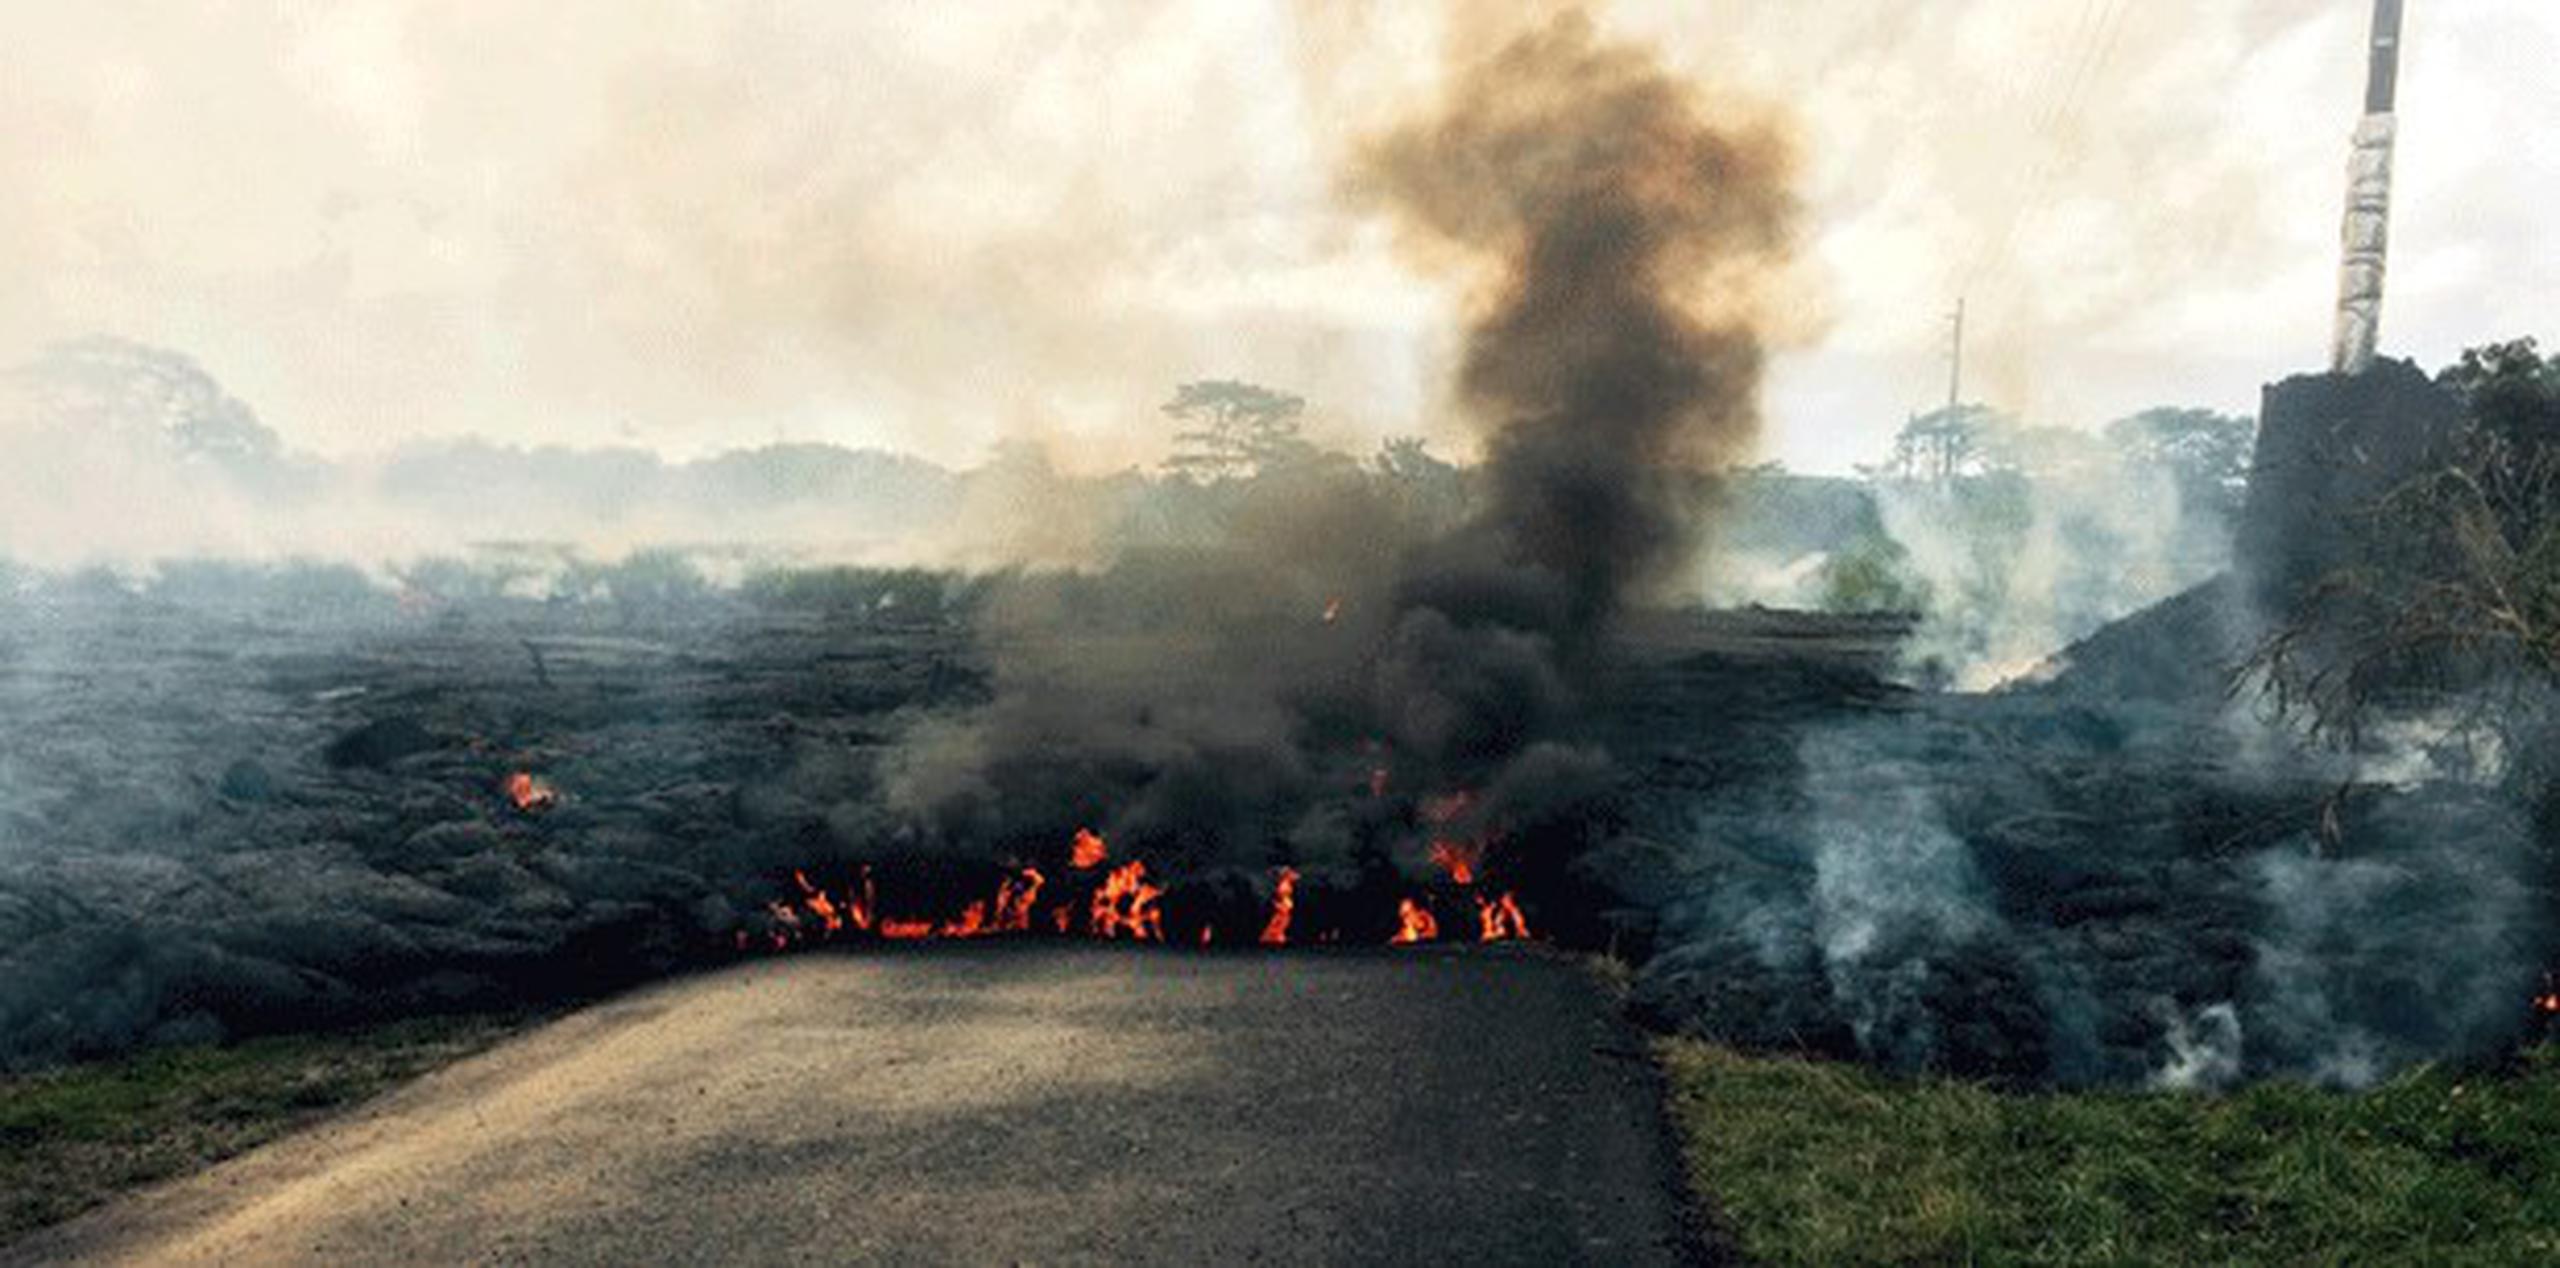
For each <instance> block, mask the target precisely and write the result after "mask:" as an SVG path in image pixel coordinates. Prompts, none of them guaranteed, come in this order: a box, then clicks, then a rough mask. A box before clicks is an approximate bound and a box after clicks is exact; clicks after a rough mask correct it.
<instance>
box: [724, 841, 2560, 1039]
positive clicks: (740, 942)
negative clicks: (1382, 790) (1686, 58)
mask: <svg viewBox="0 0 2560 1268" xmlns="http://www.w3.org/2000/svg"><path fill="white" fill-rule="evenodd" d="M1071 853H1072V856H1073V857H1074V858H1075V859H1077V860H1079V866H1082V862H1081V861H1083V860H1091V862H1092V865H1093V866H1095V867H1100V866H1101V865H1102V862H1103V860H1104V859H1105V858H1107V857H1108V850H1107V848H1106V847H1105V845H1104V843H1103V839H1102V837H1101V836H1100V835H1099V834H1097V833H1094V832H1092V831H1091V830H1084V831H1079V832H1078V833H1077V834H1076V837H1075V840H1074V843H1073V848H1072V851H1071ZM1484 853H1485V849H1484V847H1483V846H1481V845H1478V844H1474V843H1471V842H1466V841H1454V840H1443V841H1435V842H1433V843H1432V844H1431V858H1432V861H1433V862H1434V863H1436V864H1437V865H1438V866H1439V867H1440V869H1441V870H1442V871H1443V872H1444V873H1445V874H1446V875H1447V877H1448V880H1449V882H1450V883H1452V884H1454V885H1455V886H1457V887H1458V888H1459V890H1460V891H1461V892H1463V893H1465V894H1466V895H1467V896H1468V897H1470V898H1473V899H1474V900H1475V906H1476V923H1475V927H1474V929H1473V930H1472V931H1471V932H1472V935H1473V937H1474V938H1475V939H1477V940H1479V941H1484V942H1508V941H1514V940H1518V939H1525V938H1529V937H1531V936H1532V935H1531V933H1530V931H1529V922H1528V919H1527V917H1526V916H1525V915H1524V914H1523V913H1522V911H1521V908H1520V902H1519V899H1518V897H1517V896H1516V895H1515V894H1512V893H1509V892H1505V893H1503V894H1501V895H1500V896H1499V897H1492V896H1488V894H1487V893H1486V892H1484V891H1482V890H1480V889H1479V888H1478V884H1479V882H1480V881H1482V879H1483V877H1484ZM790 875H791V887H792V889H793V890H794V891H796V892H793V893H792V894H790V895H789V897H788V898H786V899H783V900H779V901H775V902H771V903H768V904H766V911H767V913H768V914H769V915H770V916H771V918H772V919H771V923H770V924H769V925H767V926H766V927H765V928H763V929H761V930H740V931H737V932H736V933H735V934H734V935H733V939H732V940H733V941H734V942H735V943H736V945H737V948H738V949H739V950H741V951H745V950H751V949H753V948H754V947H755V946H756V945H757V944H758V943H766V944H770V945H771V946H772V948H773V949H774V950H776V951H782V950H787V949H789V948H791V947H793V946H797V945H801V944H804V943H808V942H811V941H816V940H823V939H830V938H835V937H838V936H841V935H845V934H846V933H848V932H850V933H853V934H868V935H870V936H872V937H877V938H882V939H886V940H890V941H909V940H917V939H928V938H984V937H994V936H998V935H1003V934H1029V933H1031V932H1033V930H1034V928H1035V927H1039V928H1041V929H1042V930H1043V931H1044V932H1046V931H1047V930H1050V929H1054V930H1055V932H1056V933H1057V934H1058V935H1061V936H1083V937H1090V938H1102V939H1127V940H1130V941H1136V942H1157V943H1161V942H1164V941H1166V940H1167V938H1166V933H1165V910H1164V903H1163V900H1164V898H1165V896H1166V891H1165V888H1164V886H1163V885H1161V884H1158V883H1157V882H1156V880H1155V879H1154V878H1152V877H1151V876H1150V875H1149V874H1148V871H1147V865H1146V863H1145V862H1144V861H1142V860H1138V859H1131V860H1129V861H1127V862H1125V863H1122V864H1120V865H1119V866H1118V867H1113V868H1109V869H1108V870H1106V871H1104V872H1103V873H1102V874H1101V882H1100V884H1098V885H1095V886H1094V887H1093V888H1092V889H1091V890H1090V891H1086V890H1084V889H1083V888H1082V887H1081V886H1079V887H1077V888H1076V889H1075V890H1074V891H1073V892H1072V896H1071V897H1068V898H1065V899H1063V900H1058V901H1053V902H1051V903H1050V904H1048V905H1046V906H1045V907H1044V906H1043V905H1042V903H1041V901H1040V899H1041V896H1042V895H1043V894H1044V893H1046V892H1048V891H1047V888H1046V887H1047V882H1048V878H1047V876H1046V875H1045V874H1043V873H1042V872H1041V870H1040V869H1038V868H1036V867H1016V868H1014V869H1012V870H1011V871H1009V872H1007V873H1005V874H1004V875H1003V876H1002V877H1001V878H1000V879H998V880H996V882H995V884H994V886H993V888H992V890H991V891H981V896H979V897H976V898H972V899H970V900H969V901H967V902H966V903H965V904H963V903H960V902H959V901H957V900H954V902H953V904H952V906H951V907H950V908H946V909H944V910H943V911H942V912H940V913H938V914H932V915H898V916H891V915H888V914H886V913H884V912H883V911H882V910H881V907H880V895H879V888H878V884H877V882H876V881H875V880H874V878H873V876H872V871H871V868H870V867H869V866H867V865H866V866H863V867H861V868H859V869H858V870H857V871H856V873H855V879H854V883H853V884H852V885H850V886H847V887H845V888H843V889H839V890H834V891H830V890H828V889H827V888H825V887H824V886H821V885H820V884H819V883H817V882H816V881H813V880H811V879H810V877H809V874H808V873H807V872H806V871H801V870H795V871H793V872H792V873H791V874H790ZM1304 879H1305V878H1304V877H1303V875H1302V874H1301V873H1300V872H1299V871H1298V870H1297V869H1296V868H1293V867H1281V868H1276V869H1274V870H1273V872H1272V885H1271V902H1270V907H1269V909H1268V911H1267V913H1266V914H1265V916H1264V918H1263V922H1262V926H1261V929H1260V930H1259V932H1258V934H1257V935H1256V937H1255V941H1256V942H1258V943H1259V944H1260V945H1263V946H1270V947H1285V946H1290V945H1293V944H1294V943H1297V942H1305V941H1313V942H1316V943H1319V944H1330V943H1335V942H1340V941H1342V930H1341V929H1339V928H1315V929H1308V928H1303V927H1301V922H1300V921H1299V920H1298V899H1299V897H1300V892H1299V891H1300V887H1301V883H1302V881H1303V880H1304ZM1441 892H1442V891H1439V890H1434V891H1432V894H1439V893H1441ZM1430 901H1433V899H1432V897H1431V895H1429V894H1424V893H1420V892H1417V893H1415V894H1413V895H1410V896H1407V897H1404V898H1401V899H1399V900H1398V901H1397V904H1396V924H1395V929H1394V931H1393V934H1392V936H1391V937H1390V938H1389V939H1388V940H1389V941H1390V942H1391V943H1394V944H1398V945H1405V944H1411V943H1418V942H1432V941H1437V940H1439V939H1440V938H1441V936H1442V933H1441V926H1440V920H1439V917H1438V916H1437V915H1435V914H1434V913H1433V911H1432V909H1431V907H1430V906H1428V905H1426V904H1427V903H1428V902H1430ZM1044 911H1045V912H1046V913H1047V919H1046V920H1045V921H1044V920H1043V919H1042V913H1043V912H1044ZM1227 932H1228V933H1230V934H1234V933H1237V932H1239V931H1237V930H1233V929H1230V930H1228V931H1227ZM1218 934H1219V930H1218V928H1217V927H1216V926H1215V925H1209V924H1203V925H1201V926H1198V927H1197V930H1196V933H1195V934H1194V935H1188V936H1186V937H1185V938H1184V939H1183V941H1185V942H1191V941H1196V942H1197V943H1198V944H1199V945H1201V946H1204V947H1205V946H1211V945H1215V944H1216V943H1217V941H1218ZM1450 936H1452V937H1458V936H1465V935H1463V934H1460V933H1458V932H1456V931H1452V933H1451V935H1450ZM2534 1007H2535V1009H2536V1010H2537V1011H2540V1012H2545V1013H2551V1014H2555V1015H2560V980H2555V982H2554V983H2551V984H2549V989H2548V990H2547V991H2546V992H2545V993H2544V994H2542V995H2538V996H2536V997H2535V998H2534Z"/></svg>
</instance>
